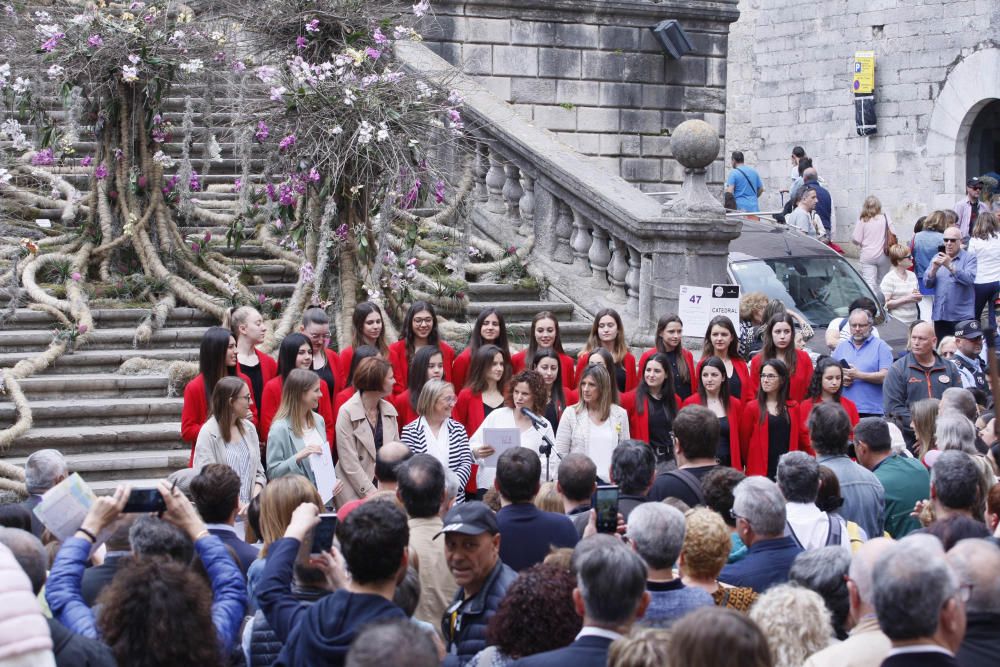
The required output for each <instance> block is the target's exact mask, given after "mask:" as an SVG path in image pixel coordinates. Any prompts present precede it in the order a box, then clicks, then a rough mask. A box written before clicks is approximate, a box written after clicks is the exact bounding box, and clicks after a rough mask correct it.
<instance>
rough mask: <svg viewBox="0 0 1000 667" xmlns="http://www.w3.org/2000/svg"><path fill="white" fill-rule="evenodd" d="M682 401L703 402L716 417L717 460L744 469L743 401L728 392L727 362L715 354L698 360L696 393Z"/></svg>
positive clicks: (721, 463)
mask: <svg viewBox="0 0 1000 667" xmlns="http://www.w3.org/2000/svg"><path fill="white" fill-rule="evenodd" d="M684 405H685V406H688V405H703V406H705V407H706V408H708V409H709V410H711V411H712V412H714V413H715V416H716V417H718V418H719V447H718V449H717V450H716V455H715V457H716V458H717V459H719V464H720V465H724V466H731V467H733V468H736V469H737V470H742V469H743V454H742V452H741V451H740V425H741V424H742V420H743V403H741V402H740V400H739V399H738V398H733V397H732V396H730V395H729V383H728V382H727V381H726V365H725V364H724V363H722V359H719V358H718V357H709V358H708V359H705V360H703V363H702V364H701V374H700V375H699V382H698V393H696V394H692V395H691V396H689V397H688V398H687V400H685V401H684Z"/></svg>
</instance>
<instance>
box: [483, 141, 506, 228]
mask: <svg viewBox="0 0 1000 667" xmlns="http://www.w3.org/2000/svg"><path fill="white" fill-rule="evenodd" d="M506 181H507V177H506V176H505V175H504V168H503V163H502V162H501V161H500V158H498V157H497V156H496V154H495V153H494V152H493V151H490V169H489V171H488V172H486V189H487V190H488V191H489V201H488V202H487V204H486V208H487V209H489V211H490V212H491V213H504V212H505V211H506V210H507V205H506V204H505V203H504V200H503V186H504V183H506Z"/></svg>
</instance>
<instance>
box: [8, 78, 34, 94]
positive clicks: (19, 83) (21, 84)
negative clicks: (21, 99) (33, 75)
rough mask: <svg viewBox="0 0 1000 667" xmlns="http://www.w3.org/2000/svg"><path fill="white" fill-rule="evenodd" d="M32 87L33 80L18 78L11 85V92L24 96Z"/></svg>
mask: <svg viewBox="0 0 1000 667" xmlns="http://www.w3.org/2000/svg"><path fill="white" fill-rule="evenodd" d="M30 87H31V79H25V78H22V77H17V78H16V79H14V83H13V85H11V87H10V88H11V90H13V91H14V93H16V94H22V93H26V92H28V88H30Z"/></svg>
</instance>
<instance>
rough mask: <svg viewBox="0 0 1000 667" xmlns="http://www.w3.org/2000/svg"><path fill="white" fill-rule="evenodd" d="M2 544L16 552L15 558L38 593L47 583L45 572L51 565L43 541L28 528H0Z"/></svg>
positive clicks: (33, 589)
mask: <svg viewBox="0 0 1000 667" xmlns="http://www.w3.org/2000/svg"><path fill="white" fill-rule="evenodd" d="M0 544H3V545H4V546H6V547H7V548H8V549H10V551H11V553H12V554H14V560H16V561H17V564H18V565H20V566H21V569H22V570H24V573H25V574H26V575H28V579H29V580H31V590H32V591H34V593H35V595H38V592H39V591H40V590H42V586H44V585H45V576H46V574H45V573H46V570H47V569H48V565H49V557H48V554H46V553H45V547H43V546H42V543H41V541H40V540H39V539H38V538H37V537H35V536H34V535H32V534H31V533H29V532H28V531H26V530H19V529H17V528H0Z"/></svg>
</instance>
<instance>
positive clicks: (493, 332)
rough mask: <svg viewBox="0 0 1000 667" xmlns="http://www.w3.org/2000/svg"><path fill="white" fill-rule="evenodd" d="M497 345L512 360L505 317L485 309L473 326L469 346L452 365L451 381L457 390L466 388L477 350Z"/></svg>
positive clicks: (498, 312) (495, 311)
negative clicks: (466, 381) (471, 364)
mask: <svg viewBox="0 0 1000 667" xmlns="http://www.w3.org/2000/svg"><path fill="white" fill-rule="evenodd" d="M487 344H489V345H496V346H497V347H499V348H500V349H501V350H502V351H503V352H504V353H505V354H506V355H507V359H508V362H509V360H510V343H508V342H507V324H506V323H505V322H504V321H503V315H501V314H500V311H498V310H497V309H496V308H485V309H483V310H481V311H480V312H479V317H477V318H476V323H475V324H474V325H472V335H471V336H469V344H468V345H467V346H466V347H465V349H464V350H462V351H461V352H460V353H459V355H458V356H457V357H455V361H454V363H453V364H452V365H451V381H452V383H453V384H454V385H455V387H456V389H459V390H460V389H462V387H464V386H465V380H466V378H467V377H468V374H469V364H470V363H471V362H472V357H473V355H474V354H475V353H476V350H478V349H479V348H481V347H482V346H483V345H487Z"/></svg>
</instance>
